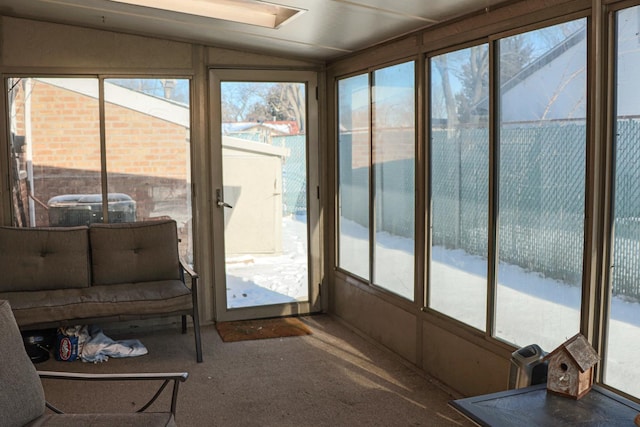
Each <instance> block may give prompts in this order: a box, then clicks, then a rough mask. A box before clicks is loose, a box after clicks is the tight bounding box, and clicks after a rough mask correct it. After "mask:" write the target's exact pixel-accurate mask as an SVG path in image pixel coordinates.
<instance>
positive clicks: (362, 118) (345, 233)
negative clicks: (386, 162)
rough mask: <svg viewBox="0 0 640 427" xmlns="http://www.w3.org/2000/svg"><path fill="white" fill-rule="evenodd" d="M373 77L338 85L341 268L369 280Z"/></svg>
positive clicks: (360, 78) (345, 81) (339, 260)
mask: <svg viewBox="0 0 640 427" xmlns="http://www.w3.org/2000/svg"><path fill="white" fill-rule="evenodd" d="M369 108H370V101H369V76H368V75H367V74H362V75H359V76H354V77H350V78H347V79H343V80H340V81H339V82H338V161H339V167H338V174H339V175H338V185H339V188H338V203H339V205H338V211H339V212H338V215H339V218H338V228H339V231H338V234H339V243H338V245H339V246H338V266H339V267H340V268H342V269H344V270H346V271H349V272H351V273H353V274H356V275H358V276H360V277H362V278H363V279H369V164H370V162H371V148H370V147H371V145H370V142H369V138H370V126H369Z"/></svg>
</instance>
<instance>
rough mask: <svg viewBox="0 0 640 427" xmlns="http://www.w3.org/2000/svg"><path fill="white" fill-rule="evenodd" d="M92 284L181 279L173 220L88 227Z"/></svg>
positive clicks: (176, 235)
mask: <svg viewBox="0 0 640 427" xmlns="http://www.w3.org/2000/svg"><path fill="white" fill-rule="evenodd" d="M89 241H90V246H91V263H92V271H93V285H111V284H117V283H136V282H151V281H158V280H172V279H178V280H179V279H180V258H179V256H178V234H177V229H176V222H175V221H174V220H157V221H142V222H131V223H115V224H91V225H90V227H89Z"/></svg>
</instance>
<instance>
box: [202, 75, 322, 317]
mask: <svg viewBox="0 0 640 427" xmlns="http://www.w3.org/2000/svg"><path fill="white" fill-rule="evenodd" d="M210 81H211V82H212V88H211V98H212V99H211V101H212V103H211V105H212V106H214V107H213V108H212V110H213V118H212V122H211V125H212V126H211V129H212V130H211V132H212V135H211V139H212V141H213V146H212V148H213V159H212V160H213V165H214V167H213V171H212V181H213V183H214V185H213V188H214V194H213V198H212V199H213V204H214V206H213V207H212V209H213V220H214V227H213V229H214V241H215V243H214V254H215V255H214V258H215V259H214V267H215V273H214V276H215V279H216V280H215V288H216V289H215V298H216V303H215V306H216V320H218V321H226V320H239V319H250V318H261V317H275V316H286V315H291V314H302V313H309V312H312V311H318V310H319V309H320V302H319V298H318V295H319V283H320V278H319V272H320V268H319V265H317V263H318V262H319V253H320V251H319V248H318V247H319V233H318V212H319V209H318V206H319V201H318V195H319V188H318V179H317V164H316V163H317V161H318V160H317V159H318V155H317V143H316V142H317V122H316V117H317V114H316V112H317V107H316V100H315V88H316V75H315V73H309V72H289V71H287V72H283V71H264V70H262V71H249V70H212V71H211V79H210ZM309 94H313V97H312V98H311V99H310V96H309ZM215 106H218V107H219V108H217V107H215ZM309 159H313V162H316V163H313V164H312V162H311V161H310V160H309ZM221 237H222V238H221ZM217 254H224V257H222V256H217ZM313 260H315V261H313Z"/></svg>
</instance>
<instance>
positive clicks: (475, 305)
mask: <svg viewBox="0 0 640 427" xmlns="http://www.w3.org/2000/svg"><path fill="white" fill-rule="evenodd" d="M341 226H342V230H343V231H344V232H343V233H342V235H341V241H340V245H341V248H343V250H344V251H345V252H344V253H347V254H352V255H357V254H363V253H364V254H367V253H368V243H367V236H368V234H367V231H366V229H364V228H362V227H360V226H358V225H357V224H354V223H348V222H345V221H343V222H342V224H341ZM305 227H306V218H298V219H295V218H285V219H284V220H283V237H284V245H283V248H284V251H283V254H281V255H279V256H276V257H266V256H263V257H257V256H256V257H245V258H240V259H235V260H231V261H232V263H229V264H228V265H227V302H228V306H229V307H246V306H252V305H267V304H278V303H286V302H292V301H300V300H306V299H307V286H308V285H307V282H308V280H307V277H308V276H307V254H306V246H307V245H306V229H305ZM377 239H378V241H379V242H378V243H379V244H378V245H377V247H376V254H377V257H376V258H377V261H378V265H377V266H376V269H377V270H376V271H378V272H379V273H380V274H379V275H378V278H379V280H380V282H379V283H381V284H384V286H385V287H386V288H387V289H388V290H390V291H392V292H394V293H396V294H398V295H404V296H410V295H413V287H412V286H413V276H412V275H413V241H411V240H409V239H406V238H400V237H397V236H391V235H389V234H386V233H379V234H378V236H377ZM362 251H364V252H362ZM367 258H368V257H367V256H351V257H349V265H348V266H347V265H345V263H344V262H343V264H342V266H343V267H348V269H349V270H350V271H360V272H367V271H368V266H367V265H366V264H367V263H368V259H367ZM432 260H433V261H432V265H431V282H432V289H431V294H430V306H431V307H432V308H434V309H437V310H438V311H440V312H442V313H444V314H447V315H448V316H451V317H453V318H456V319H459V320H461V321H463V322H465V323H467V324H470V325H472V326H474V327H476V328H478V329H481V330H484V329H485V324H486V308H485V302H486V287H487V285H486V279H485V277H486V269H487V266H486V260H485V259H482V258H481V257H477V256H473V255H469V254H467V253H466V252H464V251H461V250H448V249H444V248H441V247H435V248H433V252H432ZM385 263H387V265H388V266H389V267H388V268H386V269H385V265H384V264H385ZM363 274H366V273H363ZM445 281H446V282H445ZM498 282H499V284H498V289H497V310H496V336H498V337H500V338H501V339H503V340H505V341H508V342H511V343H513V344H514V345H516V346H525V345H528V344H533V343H535V344H538V345H540V347H542V348H543V349H544V350H545V351H547V352H550V351H552V350H553V349H554V348H556V347H557V346H558V345H559V344H561V343H562V342H564V340H566V339H568V338H570V337H571V336H573V335H575V334H576V333H577V332H578V331H579V321H580V297H581V296H580V289H579V288H578V287H576V286H570V285H567V284H564V283H561V282H558V281H556V280H553V279H548V278H544V277H542V276H541V275H539V274H537V273H535V272H527V271H525V270H523V269H522V268H520V267H518V266H513V265H506V264H501V265H500V267H499V271H498ZM440 283H446V284H447V285H446V286H439V285H438V284H440ZM610 313H611V314H610V317H611V320H610V322H609V346H608V348H609V351H608V355H607V356H606V360H607V363H606V367H605V368H606V382H607V383H608V384H610V385H611V386H613V387H616V388H619V389H620V390H623V391H625V392H627V393H629V394H632V395H635V396H640V367H638V365H637V360H638V355H639V354H640V304H638V303H633V302H629V301H625V300H623V299H621V298H616V297H614V298H612V301H611V309H610Z"/></svg>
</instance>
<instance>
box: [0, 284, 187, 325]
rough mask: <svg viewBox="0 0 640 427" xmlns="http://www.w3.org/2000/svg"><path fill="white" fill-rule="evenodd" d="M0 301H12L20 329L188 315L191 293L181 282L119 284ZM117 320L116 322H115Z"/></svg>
mask: <svg viewBox="0 0 640 427" xmlns="http://www.w3.org/2000/svg"><path fill="white" fill-rule="evenodd" d="M0 298H4V299H8V300H10V301H11V306H12V307H13V311H14V313H15V317H16V320H17V321H18V324H19V325H20V326H21V327H25V326H30V325H43V324H48V323H50V322H52V323H56V322H61V321H65V320H66V321H67V322H65V323H67V324H74V322H75V320H76V319H77V320H78V321H80V320H82V319H97V318H99V317H112V316H114V313H116V314H117V316H115V317H118V318H121V319H122V320H124V319H126V318H135V317H136V316H147V315H158V314H170V313H177V312H190V311H191V307H192V299H191V291H190V290H189V288H187V287H186V286H185V284H184V283H183V282H182V281H180V280H165V281H158V282H144V283H122V284H114V285H105V286H91V287H89V288H84V289H59V290H51V291H42V292H6V293H0ZM114 320H116V319H114Z"/></svg>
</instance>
